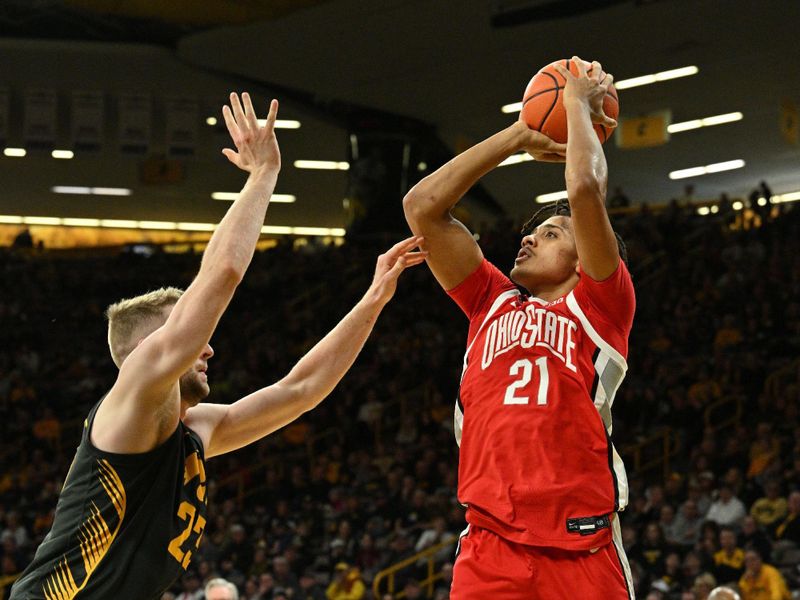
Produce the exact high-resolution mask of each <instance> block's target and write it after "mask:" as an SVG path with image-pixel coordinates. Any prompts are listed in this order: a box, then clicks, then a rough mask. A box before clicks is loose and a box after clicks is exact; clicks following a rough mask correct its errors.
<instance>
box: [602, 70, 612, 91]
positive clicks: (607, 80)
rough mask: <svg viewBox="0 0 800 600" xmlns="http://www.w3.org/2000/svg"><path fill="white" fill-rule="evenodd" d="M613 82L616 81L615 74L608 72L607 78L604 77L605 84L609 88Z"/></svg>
mask: <svg viewBox="0 0 800 600" xmlns="http://www.w3.org/2000/svg"><path fill="white" fill-rule="evenodd" d="M612 83H614V76H613V75H612V74H611V73H606V78H605V79H603V85H604V86H606V87H607V88H609V87H611V84H612Z"/></svg>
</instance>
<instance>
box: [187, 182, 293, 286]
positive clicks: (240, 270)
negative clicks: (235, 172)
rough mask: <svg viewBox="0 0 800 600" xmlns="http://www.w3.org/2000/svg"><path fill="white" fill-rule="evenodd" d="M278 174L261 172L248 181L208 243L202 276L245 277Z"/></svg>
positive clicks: (201, 271) (202, 266)
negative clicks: (210, 273) (229, 274)
mask: <svg viewBox="0 0 800 600" xmlns="http://www.w3.org/2000/svg"><path fill="white" fill-rule="evenodd" d="M277 180H278V170H277V169H275V168H266V167H264V168H261V169H259V170H256V171H253V172H252V173H251V174H250V176H249V177H248V178H247V182H246V183H245V185H244V187H243V188H242V192H241V194H240V195H239V198H237V199H236V201H235V202H234V203H233V204H232V205H231V207H230V208H229V209H228V212H227V213H226V214H225V216H224V217H223V219H222V221H220V223H219V225H218V226H217V228H216V230H215V231H214V235H212V236H211V241H210V242H209V243H208V247H207V248H206V251H205V253H204V254H203V262H202V265H201V267H200V273H201V274H203V273H205V272H208V271H209V270H212V271H213V270H216V269H218V268H221V269H223V270H230V271H233V272H234V273H236V274H237V275H238V276H239V279H241V278H242V277H244V273H245V271H246V270H247V267H248V265H249V264H250V261H251V260H252V258H253V253H254V252H255V247H256V242H258V238H259V236H260V234H261V227H262V225H263V224H264V217H265V215H266V212H267V206H268V205H269V199H270V197H271V196H272V192H273V190H274V189H275V183H276V182H277Z"/></svg>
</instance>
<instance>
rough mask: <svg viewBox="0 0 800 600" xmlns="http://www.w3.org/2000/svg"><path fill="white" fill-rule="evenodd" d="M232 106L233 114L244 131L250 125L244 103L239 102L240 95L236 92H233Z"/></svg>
mask: <svg viewBox="0 0 800 600" xmlns="http://www.w3.org/2000/svg"><path fill="white" fill-rule="evenodd" d="M231 108H232V109H233V116H234V118H235V119H236V124H237V125H238V126H239V129H241V130H242V133H244V132H245V131H246V130H247V129H249V126H248V125H247V117H245V116H244V110H242V103H241V102H239V95H238V94H237V93H236V92H231Z"/></svg>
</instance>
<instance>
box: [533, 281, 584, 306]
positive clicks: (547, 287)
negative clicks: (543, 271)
mask: <svg viewBox="0 0 800 600" xmlns="http://www.w3.org/2000/svg"><path fill="white" fill-rule="evenodd" d="M579 280H580V278H579V277H578V276H577V275H575V276H574V277H570V278H569V279H567V280H566V281H562V282H560V283H547V284H544V283H543V284H540V285H535V286H532V287H530V288H528V292H530V294H531V296H533V297H535V298H539V299H541V300H544V301H545V302H553V301H555V300H558V299H559V298H561V297H562V296H566V295H567V294H569V293H570V292H571V291H572V290H574V289H575V286H576V285H578V281H579Z"/></svg>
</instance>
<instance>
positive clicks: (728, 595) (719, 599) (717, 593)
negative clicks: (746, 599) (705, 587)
mask: <svg viewBox="0 0 800 600" xmlns="http://www.w3.org/2000/svg"><path fill="white" fill-rule="evenodd" d="M708 600H742V599H741V597H740V596H739V594H737V593H736V591H735V590H732V589H731V588H729V587H718V588H714V589H713V590H711V593H710V594H709V595H708Z"/></svg>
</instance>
